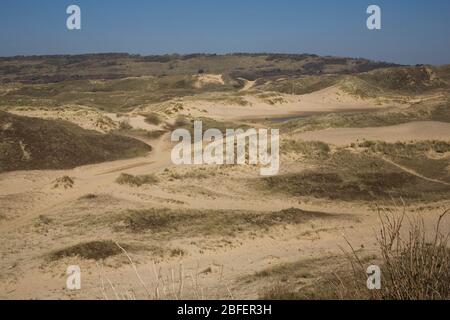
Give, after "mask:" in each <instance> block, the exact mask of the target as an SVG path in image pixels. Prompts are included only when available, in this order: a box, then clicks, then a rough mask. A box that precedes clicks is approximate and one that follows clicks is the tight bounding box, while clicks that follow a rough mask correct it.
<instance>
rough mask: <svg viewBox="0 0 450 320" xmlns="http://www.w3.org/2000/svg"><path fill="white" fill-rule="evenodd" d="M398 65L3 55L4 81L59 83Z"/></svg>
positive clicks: (255, 57)
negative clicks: (6, 56) (142, 77)
mask: <svg viewBox="0 0 450 320" xmlns="http://www.w3.org/2000/svg"><path fill="white" fill-rule="evenodd" d="M388 66H394V65H392V64H387V63H384V62H373V61H370V60H366V59H354V58H341V57H320V56H317V55H312V54H268V53H262V54H243V53H242V54H240V53H237V54H227V55H215V54H191V55H177V54H173V55H164V56H140V55H129V54H86V55H73V56H72V55H70V56H69V55H66V56H64V55H61V56H34V57H12V58H0V83H7V82H21V83H55V82H62V81H68V80H87V79H89V80H92V79H110V80H111V79H123V78H128V77H140V76H156V77H159V76H170V75H192V74H197V73H198V72H199V71H200V72H204V73H217V74H226V75H229V76H230V77H231V78H234V79H236V78H239V77H240V78H245V79H247V80H255V79H257V78H261V77H268V76H280V75H283V76H286V75H313V74H326V73H333V74H338V73H341V74H348V73H357V72H365V71H370V70H374V69H378V68H383V67H388Z"/></svg>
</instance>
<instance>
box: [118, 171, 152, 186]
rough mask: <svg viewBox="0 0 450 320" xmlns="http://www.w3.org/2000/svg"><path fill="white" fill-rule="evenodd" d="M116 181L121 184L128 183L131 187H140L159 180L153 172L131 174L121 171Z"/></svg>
mask: <svg viewBox="0 0 450 320" xmlns="http://www.w3.org/2000/svg"><path fill="white" fill-rule="evenodd" d="M116 182H117V183H118V184H122V185H129V186H132V187H141V186H143V185H146V184H148V185H153V184H156V183H158V182H159V179H158V177H156V176H155V175H154V174H147V175H140V176H133V175H131V174H126V173H122V174H121V175H120V176H119V177H118V178H117V179H116Z"/></svg>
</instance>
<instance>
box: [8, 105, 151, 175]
mask: <svg viewBox="0 0 450 320" xmlns="http://www.w3.org/2000/svg"><path fill="white" fill-rule="evenodd" d="M150 150H151V147H150V146H148V145H146V144H145V143H142V142H140V141H138V140H135V139H131V138H127V137H122V136H116V135H103V134H100V133H97V132H93V131H88V130H84V129H81V128H79V127H77V126H75V125H73V124H70V123H67V122H63V121H51V120H42V119H36V118H28V117H21V116H16V115H12V114H9V113H6V112H2V111H0V172H4V171H13V170H34V169H40V170H42V169H69V168H74V167H77V166H80V165H86V164H91V163H99V162H104V161H111V160H117V159H123V158H130V157H136V156H140V155H144V154H146V153H147V152H149V151H150Z"/></svg>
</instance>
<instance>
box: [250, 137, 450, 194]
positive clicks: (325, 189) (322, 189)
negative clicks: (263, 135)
mask: <svg viewBox="0 0 450 320" xmlns="http://www.w3.org/2000/svg"><path fill="white" fill-rule="evenodd" d="M366 143H367V142H366ZM362 145H364V144H362ZM384 145H385V148H386V149H390V150H392V149H395V148H396V144H391V145H390V144H384ZM442 145H443V146H445V143H444V144H442ZM400 146H403V147H404V146H405V145H403V144H401V145H400ZM421 146H428V147H427V148H425V149H424V150H422V153H420V155H419V153H415V154H414V155H411V157H410V158H407V156H408V155H407V154H406V153H405V154H404V158H403V162H401V163H405V164H408V163H410V164H411V163H412V164H414V166H412V165H411V166H409V167H410V168H412V169H417V170H418V171H419V172H423V173H425V174H426V173H429V172H430V170H431V168H432V169H434V173H433V175H431V177H433V176H436V175H437V171H439V172H440V174H441V178H444V179H445V177H446V176H448V172H447V169H446V167H447V165H448V160H445V159H444V160H434V159H429V158H425V155H424V152H426V151H425V150H428V148H433V146H436V147H437V148H442V147H441V144H440V143H437V142H434V143H433V142H429V143H425V142H424V143H419V144H416V145H414V144H412V145H411V146H410V147H409V148H410V149H411V150H413V149H415V148H417V149H416V150H419V149H423V148H422V147H421ZM438 146H439V147H438ZM282 150H283V152H284V153H289V152H294V153H295V152H296V153H299V154H301V155H302V157H303V159H304V161H306V162H307V163H310V164H312V165H314V166H316V167H317V168H315V169H310V170H307V171H303V172H300V173H288V174H284V175H278V176H274V177H268V178H262V179H260V180H258V182H256V184H257V185H259V187H260V188H262V189H260V190H270V191H271V192H281V193H287V194H289V195H291V196H295V197H316V198H323V199H331V200H344V201H382V200H390V199H391V197H397V198H398V197H404V198H406V199H409V200H410V201H424V202H426V201H434V200H437V199H447V198H448V193H449V192H450V186H449V185H446V184H441V183H437V182H433V181H428V180H425V179H423V178H421V177H419V176H416V175H413V174H412V173H410V172H407V171H404V170H402V169H401V168H399V167H397V166H395V165H393V164H391V163H389V162H386V161H385V160H384V159H383V158H382V157H381V156H380V155H379V154H378V153H370V152H363V153H355V152H352V151H351V150H347V149H346V148H340V149H338V150H336V151H335V152H330V151H329V150H327V148H326V147H325V145H324V144H322V143H311V142H308V143H302V142H287V143H285V144H283V148H282ZM397 150H399V152H401V150H400V149H397ZM408 159H409V160H408ZM418 159H419V160H418ZM317 161H320V162H317ZM436 164H439V166H436Z"/></svg>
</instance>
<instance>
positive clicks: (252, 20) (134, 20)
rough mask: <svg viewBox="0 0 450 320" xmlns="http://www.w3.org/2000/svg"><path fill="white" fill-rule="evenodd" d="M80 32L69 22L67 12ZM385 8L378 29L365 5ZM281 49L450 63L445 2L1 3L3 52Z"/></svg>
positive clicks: (206, 0)
mask: <svg viewBox="0 0 450 320" xmlns="http://www.w3.org/2000/svg"><path fill="white" fill-rule="evenodd" d="M70 4H76V5H79V6H80V7H81V11H82V29H81V30H77V31H69V30H67V28H66V19H67V16H68V15H67V14H66V8H67V6H68V5H70ZM370 4H377V5H379V6H380V7H381V9H382V30H380V31H370V30H368V29H367V27H366V19H367V17H368V15H367V14H366V9H367V7H368V5H370ZM96 52H128V53H139V54H144V55H148V54H166V53H181V54H183V53H198V52H205V53H229V52H280V53H316V54H320V55H338V56H351V57H364V58H370V59H375V60H383V61H389V62H396V63H403V64H416V63H430V64H450V1H449V0H370V1H366V0H128V1H125V0H0V56H11V55H41V54H76V53H96Z"/></svg>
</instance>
